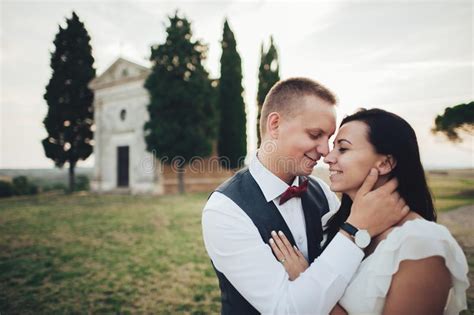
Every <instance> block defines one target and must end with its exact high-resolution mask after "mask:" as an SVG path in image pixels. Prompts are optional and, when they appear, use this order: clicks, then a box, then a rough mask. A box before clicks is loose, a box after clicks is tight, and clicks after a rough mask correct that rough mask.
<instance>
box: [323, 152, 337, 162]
mask: <svg viewBox="0 0 474 315" xmlns="http://www.w3.org/2000/svg"><path fill="white" fill-rule="evenodd" d="M333 151H334V149H333V150H332V151H331V152H329V154H328V155H326V156H325V157H324V160H323V161H324V163H326V164H332V163H334V162H335V158H334V154H333Z"/></svg>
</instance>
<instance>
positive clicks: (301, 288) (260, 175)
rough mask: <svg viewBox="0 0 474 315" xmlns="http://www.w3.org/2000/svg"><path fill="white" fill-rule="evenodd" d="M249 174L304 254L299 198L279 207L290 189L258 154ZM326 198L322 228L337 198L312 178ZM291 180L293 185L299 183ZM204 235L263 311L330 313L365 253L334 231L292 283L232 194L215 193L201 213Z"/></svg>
mask: <svg viewBox="0 0 474 315" xmlns="http://www.w3.org/2000/svg"><path fill="white" fill-rule="evenodd" d="M249 171H250V174H251V175H252V176H253V178H254V179H255V181H256V182H257V184H258V186H259V187H260V189H261V190H262V192H263V194H264V196H265V198H266V200H267V201H273V202H274V203H275V206H276V207H277V209H278V210H279V211H280V213H281V214H282V216H283V219H284V220H285V222H286V223H287V225H288V227H289V229H290V231H291V233H292V234H293V236H294V239H295V241H296V243H297V246H298V248H299V249H300V250H301V251H302V253H303V254H304V256H305V257H306V258H307V257H308V245H307V239H306V228H305V220H304V214H303V207H302V205H301V198H298V197H295V198H292V199H290V200H289V201H287V202H286V203H284V204H283V205H281V206H280V205H279V200H280V195H281V194H282V193H283V192H284V191H285V190H286V189H287V188H288V187H289V186H288V184H286V183H285V182H283V181H282V180H281V179H280V178H278V177H277V176H275V175H274V174H273V173H272V172H270V171H269V170H268V169H267V168H266V167H265V166H264V165H263V164H262V163H261V162H260V161H259V160H258V158H257V157H256V156H254V158H253V159H252V161H251V163H250V166H249ZM316 180H317V181H318V183H319V184H320V185H321V187H322V189H323V191H324V194H325V196H326V198H327V200H328V204H329V212H328V213H327V214H326V215H324V216H323V218H322V224H323V227H324V226H325V225H326V223H327V221H328V220H329V218H330V217H331V216H332V215H334V213H336V212H337V210H338V208H339V205H340V204H339V200H338V199H337V197H336V195H335V194H334V193H332V192H331V191H330V190H329V187H328V186H327V185H326V183H324V182H323V181H322V180H321V179H318V178H316ZM298 184H299V182H298V178H295V181H294V182H293V185H298ZM202 228H203V238H204V244H205V246H206V250H207V252H208V254H209V257H210V258H211V259H212V261H213V263H214V266H215V267H216V269H217V270H219V271H220V272H222V273H223V274H224V275H225V276H226V277H227V279H228V280H229V281H230V282H231V283H232V285H233V286H234V287H235V288H236V289H237V290H238V291H239V293H240V294H241V295H242V296H243V297H244V298H245V299H246V300H247V301H248V302H250V304H252V306H253V307H255V308H256V309H257V310H258V311H259V312H260V313H263V314H319V315H323V314H328V313H329V312H330V311H331V309H332V308H333V307H334V305H336V303H337V301H339V299H340V298H341V296H342V294H343V293H344V290H345V288H346V286H347V285H348V283H349V281H350V280H351V278H352V276H353V275H354V273H355V271H356V270H357V268H358V266H359V264H360V262H361V261H362V258H363V257H364V254H363V252H362V250H360V249H359V248H358V247H357V246H356V245H355V244H354V243H353V242H352V241H350V240H349V239H348V238H347V237H345V236H343V235H342V234H340V233H338V234H337V235H336V236H335V237H334V239H333V240H332V241H331V243H330V244H329V246H328V247H327V248H326V250H325V251H324V252H323V253H322V254H321V255H320V256H319V257H318V258H317V259H315V260H314V262H309V263H310V266H309V268H308V269H307V270H306V271H305V272H303V273H302V274H301V275H300V276H299V277H298V278H297V279H295V280H294V281H290V280H289V279H288V274H287V272H286V270H285V268H284V266H283V265H282V264H281V263H279V262H278V261H277V260H276V259H275V257H274V256H273V254H272V250H271V248H270V246H269V245H267V244H266V243H264V242H263V241H262V238H261V236H260V233H259V232H258V229H257V227H256V226H255V225H254V223H253V221H252V220H251V219H250V218H249V217H248V215H247V214H246V213H245V212H244V211H243V210H242V209H241V208H240V207H239V206H238V205H237V204H235V203H234V202H233V201H232V200H231V199H230V198H228V197H227V196H225V195H223V194H222V193H219V192H215V193H213V194H212V196H211V197H210V198H209V200H208V202H207V204H206V205H205V207H204V210H203V214H202Z"/></svg>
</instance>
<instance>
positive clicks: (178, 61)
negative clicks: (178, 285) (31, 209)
mask: <svg viewBox="0 0 474 315" xmlns="http://www.w3.org/2000/svg"><path fill="white" fill-rule="evenodd" d="M169 22H170V24H169V26H168V27H167V29H166V33H167V37H166V41H165V42H164V43H163V44H161V45H155V46H152V47H151V57H150V60H151V62H152V65H153V67H152V72H151V74H150V76H149V77H148V78H147V80H146V82H145V88H146V89H147V90H148V92H149V95H150V104H149V105H148V107H147V108H148V112H149V121H148V122H146V123H145V126H144V129H145V141H146V144H147V150H148V151H150V152H156V154H157V156H158V157H159V158H161V159H162V160H165V159H167V161H166V162H167V163H170V164H172V165H173V167H175V169H176V170H177V173H178V189H179V192H180V193H184V167H185V165H186V163H188V162H189V161H190V160H191V159H192V158H193V157H207V156H209V155H210V154H211V151H212V144H213V143H214V142H215V138H216V128H217V127H216V125H217V122H216V110H215V104H214V102H213V89H212V87H211V80H210V79H209V74H208V72H207V71H206V69H205V68H204V66H203V65H202V61H203V60H204V59H205V58H206V53H207V46H206V45H204V44H202V43H201V42H199V41H193V40H192V31H191V23H190V22H189V21H188V20H187V19H186V18H181V17H179V16H178V13H177V12H176V13H175V15H174V16H173V17H169Z"/></svg>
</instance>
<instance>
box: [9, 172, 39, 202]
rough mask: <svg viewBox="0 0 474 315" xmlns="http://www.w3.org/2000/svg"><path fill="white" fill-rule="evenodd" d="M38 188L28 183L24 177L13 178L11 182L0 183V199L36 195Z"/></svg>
mask: <svg viewBox="0 0 474 315" xmlns="http://www.w3.org/2000/svg"><path fill="white" fill-rule="evenodd" d="M37 193H38V186H36V185H35V184H33V183H30V182H29V181H28V178H27V177H26V176H16V177H13V180H12V182H11V183H10V182H7V181H0V198H1V197H10V196H13V195H16V196H21V195H36V194H37Z"/></svg>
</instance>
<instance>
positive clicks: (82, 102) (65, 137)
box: [42, 12, 95, 191]
mask: <svg viewBox="0 0 474 315" xmlns="http://www.w3.org/2000/svg"><path fill="white" fill-rule="evenodd" d="M66 22H67V26H66V28H62V27H61V26H59V32H58V33H57V34H56V37H55V39H54V45H55V50H54V52H53V53H51V69H52V76H51V79H50V80H49V83H48V85H47V86H46V93H45V94H44V99H45V100H46V102H47V105H48V113H47V116H46V118H45V119H44V120H43V123H44V126H45V128H46V131H47V133H48V136H47V137H46V138H45V139H44V140H43V141H42V144H43V148H44V151H45V154H46V156H47V157H48V158H50V159H52V160H53V161H54V163H55V165H56V166H57V167H60V168H62V167H63V166H64V164H65V163H68V164H69V191H74V186H75V184H74V178H75V176H74V170H75V167H76V164H77V161H79V160H85V159H87V158H88V157H89V155H91V153H92V144H91V141H92V138H93V131H92V124H93V117H94V107H93V100H94V94H93V92H92V91H91V89H89V87H88V84H89V82H90V81H91V80H92V79H93V78H94V77H95V69H94V67H93V64H94V58H93V57H92V47H91V45H90V43H89V42H90V37H89V34H88V33H87V30H86V29H85V27H84V24H83V23H82V22H81V21H80V20H79V17H78V16H77V15H76V13H74V12H73V13H72V17H71V18H70V19H66Z"/></svg>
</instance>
